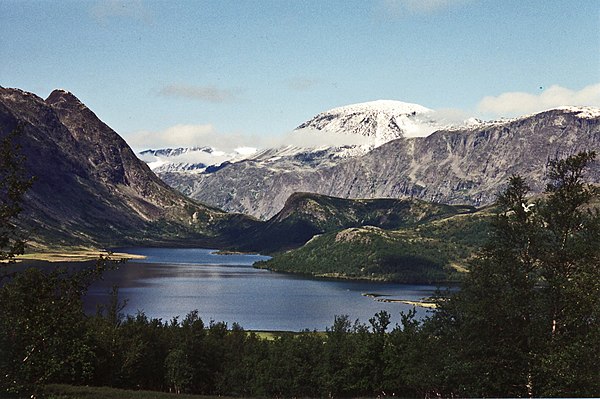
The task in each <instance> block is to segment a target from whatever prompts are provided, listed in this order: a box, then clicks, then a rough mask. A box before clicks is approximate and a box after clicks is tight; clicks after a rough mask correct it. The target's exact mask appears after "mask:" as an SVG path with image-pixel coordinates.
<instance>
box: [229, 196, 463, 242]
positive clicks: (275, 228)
mask: <svg viewBox="0 0 600 399" xmlns="http://www.w3.org/2000/svg"><path fill="white" fill-rule="evenodd" d="M474 211H475V209H474V208H473V207H468V206H464V207H463V206H450V205H441V204H432V203H428V202H425V201H421V200H417V199H402V200H400V199H368V200H350V199H344V198H335V197H329V196H325V195H320V194H312V193H294V194H292V195H291V196H290V198H289V199H288V200H287V202H286V204H285V206H284V208H283V209H282V210H281V211H280V212H279V213H277V214H276V215H275V216H273V217H272V218H271V219H270V220H268V221H267V222H266V223H264V224H260V225H257V226H256V227H255V228H254V229H251V230H250V231H248V232H247V236H246V237H241V239H240V243H239V245H242V246H244V247H246V248H247V249H253V248H259V249H260V250H262V251H266V252H275V251H280V250H282V249H289V248H294V247H299V246H301V245H303V244H304V243H306V242H307V241H309V240H310V239H311V238H313V237H314V236H316V235H319V234H323V233H326V232H332V231H339V230H342V229H346V228H350V227H360V226H376V227H379V228H382V229H397V228H402V227H411V226H412V227H414V226H417V225H419V224H421V223H424V222H427V221H430V220H435V219H440V218H447V217H450V216H453V215H456V214H459V213H470V212H474Z"/></svg>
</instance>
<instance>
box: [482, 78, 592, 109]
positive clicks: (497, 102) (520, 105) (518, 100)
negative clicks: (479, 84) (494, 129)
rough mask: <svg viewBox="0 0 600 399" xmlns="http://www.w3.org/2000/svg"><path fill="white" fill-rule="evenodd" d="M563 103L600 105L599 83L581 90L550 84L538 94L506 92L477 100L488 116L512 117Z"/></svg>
mask: <svg viewBox="0 0 600 399" xmlns="http://www.w3.org/2000/svg"><path fill="white" fill-rule="evenodd" d="M565 105H589V106H595V107H598V106H600V83H596V84H593V85H589V86H586V87H584V88H583V89H581V90H571V89H568V88H565V87H562V86H559V85H552V86H550V87H548V88H547V89H545V90H543V91H541V92H540V93H539V94H531V93H526V92H507V93H502V94H500V95H498V96H487V97H484V98H483V99H482V100H481V101H480V102H479V105H478V110H479V111H480V112H482V113H484V114H486V115H490V116H495V117H496V116H503V117H512V116H517V115H522V114H527V113H534V112H540V111H544V110H547V109H550V108H556V107H561V106H565Z"/></svg>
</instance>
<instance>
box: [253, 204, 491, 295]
mask: <svg viewBox="0 0 600 399" xmlns="http://www.w3.org/2000/svg"><path fill="white" fill-rule="evenodd" d="M438 216H439V217H436V218H433V219H429V220H423V221H421V222H420V223H418V224H416V225H408V226H405V227H403V228H399V229H393V230H385V229H382V228H379V227H375V226H361V227H352V228H347V229H343V230H337V231H332V232H328V233H325V234H322V235H319V236H316V237H314V238H313V239H312V240H310V241H309V242H307V243H306V244H305V245H304V246H302V247H300V248H298V249H295V250H291V251H287V252H284V253H280V254H278V255H276V256H275V257H274V258H272V259H270V260H268V261H263V262H260V263H258V264H257V265H256V266H257V267H259V268H265V269H269V270H274V271H279V272H286V273H299V274H303V275H311V276H315V277H329V278H345V279H362V280H378V281H395V282H400V283H408V284H416V283H418V284H422V283H427V284H434V283H448V282H453V281H459V280H460V279H461V278H462V275H463V273H464V272H466V271H467V270H468V269H467V262H468V260H469V259H470V258H472V256H473V254H475V253H476V252H477V251H478V250H479V249H480V248H481V247H482V245H483V244H484V243H485V241H486V239H487V234H488V231H489V230H488V229H489V224H490V221H491V219H492V218H493V212H491V211H490V209H482V210H478V211H469V212H465V213H455V214H446V215H441V214H440V215H438Z"/></svg>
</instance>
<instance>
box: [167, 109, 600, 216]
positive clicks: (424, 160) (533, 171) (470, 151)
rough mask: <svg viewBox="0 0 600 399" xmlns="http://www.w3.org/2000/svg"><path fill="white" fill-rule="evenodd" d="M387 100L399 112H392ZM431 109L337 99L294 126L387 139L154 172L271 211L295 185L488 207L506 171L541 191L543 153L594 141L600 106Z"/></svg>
mask: <svg viewBox="0 0 600 399" xmlns="http://www.w3.org/2000/svg"><path fill="white" fill-rule="evenodd" d="M394 106H399V107H400V109H401V111H399V112H397V113H396V114H395V115H396V116H392V117H390V115H392V113H391V112H390V111H389V109H390V108H393V107H394ZM378 107H381V110H380V111H377V108H378ZM407 109H408V111H410V112H408V113H407ZM413 109H414V110H413ZM416 110H419V112H417V111H416ZM403 112H404V113H403ZM413 112H415V114H414V115H413ZM398 115H401V116H400V117H399V116H398ZM432 115H433V114H432V112H430V111H427V109H426V108H424V107H422V108H419V107H418V106H415V105H411V106H410V107H407V106H406V105H405V103H399V104H397V103H394V102H385V101H384V102H374V103H369V104H368V105H364V104H359V105H357V106H348V107H342V108H338V109H335V110H331V111H328V112H325V113H322V114H319V115H317V116H316V117H314V118H313V119H311V120H310V121H307V122H305V123H303V124H301V125H300V127H302V128H306V127H311V128H313V129H326V128H327V127H328V126H332V127H334V128H335V130H336V131H337V132H340V131H342V130H345V131H346V132H347V133H348V134H350V135H359V136H363V135H365V136H368V137H376V138H377V139H376V141H377V140H380V141H385V140H387V139H391V138H393V139H391V140H390V141H387V142H385V143H383V144H381V145H378V146H374V145H371V146H369V145H367V146H357V145H347V146H338V147H335V146H331V147H324V148H316V149H315V148H313V149H307V148H296V147H293V148H290V147H284V148H276V149H267V150H263V151H262V152H259V153H257V155H255V156H253V157H248V158H246V159H243V160H239V161H235V162H226V163H223V164H221V165H219V166H218V167H213V168H211V169H208V170H205V171H204V172H202V173H188V172H186V171H184V170H171V171H160V170H158V171H157V173H158V175H159V176H160V177H161V178H162V179H163V180H164V181H165V182H167V183H168V184H169V185H171V186H172V187H175V188H177V189H178V190H180V191H181V192H183V193H185V194H186V195H188V196H190V197H192V198H194V199H197V200H199V201H202V202H203V203H207V204H210V205H212V206H217V207H220V208H222V209H224V210H226V211H231V212H240V213H244V214H249V215H252V216H255V217H257V218H261V219H268V218H270V217H272V216H273V215H275V214H276V213H277V212H278V211H279V210H281V209H282V208H283V206H284V204H285V201H286V200H287V198H288V197H289V196H290V195H292V194H293V193H295V192H312V193H319V194H323V195H328V196H334V197H341V198H354V199H364V198H419V199H423V200H426V201H433V202H438V203H449V204H467V205H474V206H485V205H489V204H491V203H493V202H494V200H495V198H496V195H497V194H498V193H499V192H500V191H501V190H502V188H503V187H504V185H505V184H506V182H507V180H508V177H510V176H511V175H512V174H520V175H522V176H523V177H524V178H526V179H527V180H528V181H531V182H532V190H533V192H534V193H539V192H541V191H542V190H543V188H544V186H545V182H544V176H545V173H546V168H547V165H548V161H549V160H551V159H555V158H562V157H565V156H567V155H570V154H574V153H577V152H579V151H583V150H588V149H598V148H600V110H599V109H598V108H593V107H564V108H559V109H553V110H549V111H545V112H541V113H537V114H534V115H527V116H523V117H521V118H516V119H512V120H502V121H493V122H481V121H473V120H471V121H468V122H467V123H465V124H462V125H456V126H450V127H447V126H442V124H440V123H436V122H433V121H432V119H431V116H432ZM417 120H418V122H415V121H417ZM375 122H377V123H375ZM392 122H393V123H392ZM428 129H429V130H428ZM435 129H437V130H435ZM382 130H385V133H382ZM418 130H420V131H421V132H425V133H426V132H428V131H429V132H431V131H432V130H435V131H434V132H433V133H431V134H429V135H427V136H422V137H414V136H413V137H410V134H409V132H413V135H414V132H415V131H418ZM298 134H302V130H299V131H298ZM589 174H590V175H589V180H590V181H593V182H598V181H600V169H599V166H598V165H596V166H594V167H593V168H592V169H591V170H590V172H589Z"/></svg>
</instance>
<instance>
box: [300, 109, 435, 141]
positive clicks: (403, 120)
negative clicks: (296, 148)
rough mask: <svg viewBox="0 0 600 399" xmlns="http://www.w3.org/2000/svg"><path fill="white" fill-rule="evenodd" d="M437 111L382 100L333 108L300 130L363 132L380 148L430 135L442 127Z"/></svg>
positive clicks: (364, 135) (356, 133)
mask: <svg viewBox="0 0 600 399" xmlns="http://www.w3.org/2000/svg"><path fill="white" fill-rule="evenodd" d="M432 114H433V110H431V109H429V108H426V107H424V106H422V105H418V104H411V103H405V102H402V101H392V100H378V101H370V102H366V103H359V104H352V105H347V106H343V107H338V108H333V109H331V110H329V111H325V112H322V113H320V114H318V115H316V116H315V117H314V118H312V119H310V120H308V121H306V122H304V123H303V124H301V125H300V126H298V127H297V128H296V130H301V129H306V128H311V129H316V130H322V131H327V132H334V133H344V134H353V135H359V136H363V137H366V138H368V144H370V145H372V146H373V147H379V146H380V145H382V144H385V143H387V142H388V141H391V140H395V139H398V138H401V137H419V136H427V135H429V134H431V133H433V132H434V131H435V130H437V129H439V128H440V127H441V126H440V125H439V124H438V123H436V122H435V121H434V120H433V119H432V118H431V117H432Z"/></svg>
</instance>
